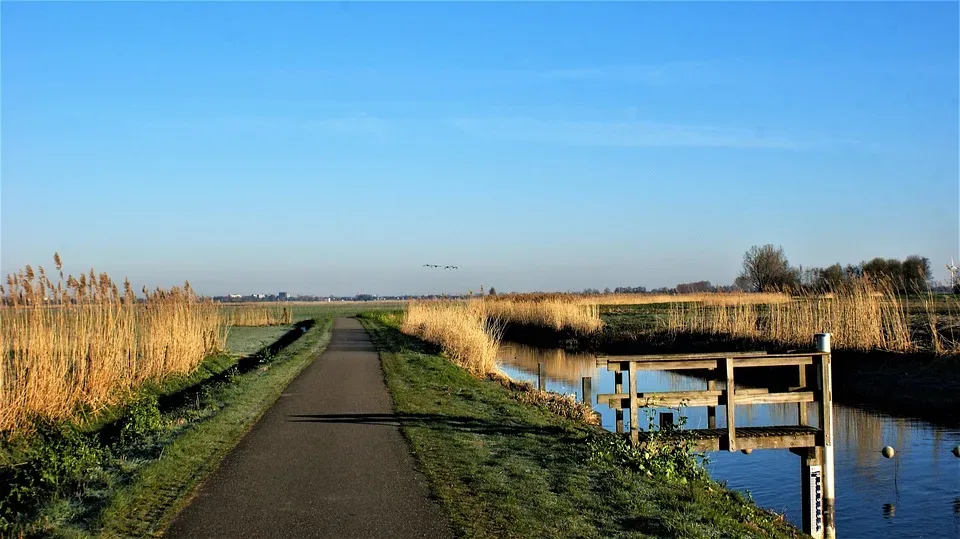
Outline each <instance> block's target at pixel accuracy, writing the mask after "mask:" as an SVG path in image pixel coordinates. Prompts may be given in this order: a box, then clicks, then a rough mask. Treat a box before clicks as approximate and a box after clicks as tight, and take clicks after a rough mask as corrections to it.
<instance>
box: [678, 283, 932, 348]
mask: <svg viewBox="0 0 960 539" xmlns="http://www.w3.org/2000/svg"><path fill="white" fill-rule="evenodd" d="M663 329H667V330H669V331H672V332H689V333H706V334H719V335H729V336H733V337H740V338H747V339H756V340H764V341H770V342H778V343H784V344H788V345H796V346H805V345H809V344H810V342H811V339H812V337H813V335H814V334H815V333H819V332H824V331H825V332H830V333H831V334H832V341H833V344H834V347H835V348H838V349H852V350H893V351H900V352H907V351H912V350H914V349H915V346H914V343H913V341H912V338H911V332H910V323H909V318H908V316H907V313H906V310H905V309H904V304H903V301H902V299H901V298H900V297H899V296H898V294H897V293H896V289H895V288H894V287H893V286H891V285H889V284H887V283H880V284H873V283H870V282H868V281H858V282H856V283H854V284H852V285H850V286H847V287H844V288H842V289H838V290H836V291H834V292H833V293H832V294H829V295H824V296H800V297H797V298H794V299H793V300H792V301H789V302H777V303H770V304H764V305H754V304H750V303H741V304H733V305H707V304H704V303H674V304H672V305H671V307H670V310H669V314H668V316H667V317H666V319H665V321H664V327H663Z"/></svg>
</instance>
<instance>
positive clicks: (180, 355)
mask: <svg viewBox="0 0 960 539" xmlns="http://www.w3.org/2000/svg"><path fill="white" fill-rule="evenodd" d="M54 262H55V265H56V268H57V271H58V273H59V279H58V280H57V281H56V282H54V281H53V280H52V279H50V278H49V277H48V275H47V274H46V272H45V271H44V269H43V268H42V267H40V268H38V271H36V272H34V270H33V268H31V267H30V266H27V267H26V268H25V269H23V270H21V271H19V272H18V273H16V274H13V275H10V276H8V278H7V285H6V287H0V295H2V296H3V298H4V304H3V306H2V307H0V351H2V352H3V354H4V355H3V358H2V359H0V432H4V431H14V430H18V429H20V428H23V427H26V426H28V425H29V423H30V422H31V420H32V419H34V418H43V419H63V418H67V417H69V416H71V415H73V414H74V413H76V412H77V411H78V410H79V409H86V410H88V411H93V412H96V411H97V410H99V409H102V408H103V407H104V406H108V405H111V404H115V403H118V402H121V401H122V400H123V399H124V398H126V397H128V396H129V395H130V394H131V393H132V391H133V390H134V389H136V388H137V387H138V386H139V385H141V384H142V383H144V382H146V381H151V380H160V379H163V378H164V377H166V376H169V375H171V374H181V373H189V372H191V371H193V370H194V369H195V368H196V367H197V365H198V364H199V363H200V362H201V361H203V359H204V357H206V356H207V355H208V354H210V353H213V352H215V351H217V350H221V349H222V348H223V347H224V340H225V337H226V335H225V331H224V323H223V322H224V320H223V318H222V316H221V313H220V309H219V308H218V307H217V306H216V305H214V304H213V303H212V302H210V301H202V300H200V299H199V298H198V297H197V296H196V294H194V292H193V290H191V288H190V285H189V283H185V284H184V286H183V287H174V288H171V289H169V290H160V289H157V290H155V291H153V292H149V291H147V290H146V289H144V290H143V294H144V297H143V298H141V300H140V301H138V300H137V298H136V297H135V294H134V292H133V290H132V288H131V286H130V283H129V282H125V283H124V285H123V289H122V290H121V289H120V288H119V287H118V286H117V285H116V284H115V283H114V282H113V281H112V280H111V279H110V277H109V276H108V275H106V274H104V273H101V274H99V275H97V274H96V273H95V272H94V271H93V270H90V273H89V274H81V275H80V277H79V278H75V277H73V276H72V275H71V276H69V277H67V278H66V279H64V277H63V273H62V272H61V271H60V270H61V267H62V265H61V262H60V258H59V256H57V255H55V256H54Z"/></svg>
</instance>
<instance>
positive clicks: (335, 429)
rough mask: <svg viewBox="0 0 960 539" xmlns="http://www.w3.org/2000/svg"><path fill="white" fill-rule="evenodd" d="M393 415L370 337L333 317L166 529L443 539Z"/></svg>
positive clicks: (441, 520)
mask: <svg viewBox="0 0 960 539" xmlns="http://www.w3.org/2000/svg"><path fill="white" fill-rule="evenodd" d="M393 415H394V412H393V401H392V400H391V399H390V395H389V393H387V388H386V385H385V384H384V381H383V372H382V369H381V367H380V358H379V356H378V355H377V353H376V351H375V350H374V348H373V345H372V343H371V342H370V338H369V336H368V335H367V333H366V331H364V329H363V326H361V325H360V323H359V322H358V321H357V320H355V319H348V318H339V319H337V320H336V321H335V322H334V326H333V336H332V339H331V341H330V344H329V345H328V346H327V348H326V350H325V351H324V352H323V353H322V354H321V355H320V356H319V357H318V358H317V360H315V361H314V362H313V363H312V364H311V365H310V366H309V367H307V368H306V369H304V371H303V372H302V373H301V374H300V376H299V377H297V378H296V379H295V380H294V381H293V382H292V383H291V384H290V385H289V386H288V387H287V388H286V390H285V391H284V393H283V394H282V395H281V396H280V398H279V399H278V400H277V402H276V404H274V405H273V407H271V408H270V409H269V410H268V411H267V412H266V413H265V414H264V415H263V417H261V418H260V420H259V421H258V422H257V423H256V425H254V427H253V428H252V430H251V431H250V432H249V433H247V435H246V436H245V437H244V438H243V439H242V440H241V441H240V443H239V444H238V445H237V447H236V448H234V450H233V451H232V452H230V453H229V454H228V455H227V456H226V457H225V458H224V460H223V462H222V463H221V464H220V466H219V467H218V469H217V470H216V471H215V472H214V473H213V474H211V476H210V477H209V478H208V479H207V481H206V482H205V483H204V484H203V485H202V486H201V487H200V489H199V491H198V492H197V493H196V495H195V496H194V498H193V499H192V501H191V502H190V503H189V505H187V507H185V508H184V509H183V511H181V512H180V513H179V514H178V515H177V517H176V518H175V519H174V521H173V522H172V523H171V525H170V527H169V528H168V529H167V531H166V534H165V535H166V536H167V537H271V538H274V537H337V538H339V537H343V538H348V537H362V538H376V537H418V538H435V537H436V538H446V537H452V536H453V534H452V532H451V530H450V527H449V524H448V522H447V520H446V519H445V517H444V516H443V513H442V511H441V509H440V507H439V506H438V505H437V503H436V502H435V501H433V500H432V499H431V498H430V494H429V489H428V487H427V484H426V481H425V479H424V478H423V477H422V475H421V474H420V473H419V472H417V471H416V469H415V463H414V460H413V458H412V456H411V455H410V450H409V448H408V447H407V444H406V442H405V441H404V439H403V436H402V434H401V433H400V430H399V422H398V421H394V420H392V419H391V417H392V416H393ZM370 417H376V418H378V420H377V421H370V420H369V418H370Z"/></svg>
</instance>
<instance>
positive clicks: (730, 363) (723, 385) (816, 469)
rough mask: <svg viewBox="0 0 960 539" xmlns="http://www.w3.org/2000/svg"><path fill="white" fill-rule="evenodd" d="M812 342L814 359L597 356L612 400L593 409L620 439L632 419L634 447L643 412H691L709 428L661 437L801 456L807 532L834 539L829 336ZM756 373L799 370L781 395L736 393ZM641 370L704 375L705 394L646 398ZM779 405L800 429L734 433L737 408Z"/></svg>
mask: <svg viewBox="0 0 960 539" xmlns="http://www.w3.org/2000/svg"><path fill="white" fill-rule="evenodd" d="M817 339H818V341H817V342H818V350H817V351H814V352H801V353H790V354H767V353H766V352H762V351H761V352H728V353H705V354H658V355H643V356H598V357H597V366H598V367H604V366H605V367H606V369H607V370H608V371H613V372H614V393H607V394H600V395H597V403H598V404H604V403H606V404H607V406H609V407H610V408H613V409H614V410H615V411H616V430H617V432H620V433H622V432H624V425H623V419H624V411H629V414H630V416H629V420H630V440H631V443H633V444H634V445H636V444H639V443H640V442H642V441H643V440H644V439H647V438H648V437H649V433H645V432H642V431H641V429H640V428H638V425H639V422H640V413H639V409H640V408H646V407H682V406H687V407H690V406H694V407H706V408H707V428H706V429H693V430H685V431H678V430H674V429H670V430H668V431H666V436H668V437H683V438H687V439H689V440H691V441H692V442H693V445H694V447H695V449H697V450H700V451H723V450H726V451H738V450H739V451H743V452H744V453H750V452H752V451H753V450H754V449H789V450H790V451H791V452H793V453H795V454H797V455H800V456H801V478H802V488H803V489H804V495H803V496H802V498H803V512H804V522H803V528H804V531H805V532H806V533H809V534H811V535H812V536H814V537H817V538H821V537H824V536H826V537H835V531H834V525H833V521H834V514H833V513H834V510H833V501H834V492H833V491H834V487H833V484H834V483H833V475H834V474H833V395H832V385H833V384H832V375H831V372H832V369H831V354H830V346H829V336H827V337H826V338H823V337H822V334H821V335H818V336H817ZM757 367H788V368H789V367H794V368H796V369H797V370H796V373H797V375H796V385H791V386H789V387H787V388H786V390H785V391H783V390H781V391H773V390H771V389H770V388H744V387H737V386H736V376H735V375H736V373H737V369H744V368H757ZM645 370H656V371H664V370H671V371H676V370H700V371H706V387H705V388H704V389H702V390H689V391H643V390H642V389H641V388H639V387H637V372H639V371H645ZM624 377H626V386H627V387H626V390H624ZM781 389H782V388H781ZM783 403H795V404H796V405H797V410H798V424H796V425H776V426H766V427H740V428H738V427H737V424H736V414H735V412H736V407H737V406H739V405H753V404H783ZM809 403H815V404H816V414H817V426H816V427H814V426H811V425H809V424H808V422H809V418H808V414H807V405H808V404H809ZM718 406H723V407H724V408H725V415H726V418H725V419H726V421H725V423H726V424H725V425H724V427H723V428H717V421H716V414H717V407H718ZM664 415H665V414H662V415H661V419H663V418H664ZM667 417H669V416H667ZM663 435H664V434H663V433H661V436H663ZM821 472H822V473H821Z"/></svg>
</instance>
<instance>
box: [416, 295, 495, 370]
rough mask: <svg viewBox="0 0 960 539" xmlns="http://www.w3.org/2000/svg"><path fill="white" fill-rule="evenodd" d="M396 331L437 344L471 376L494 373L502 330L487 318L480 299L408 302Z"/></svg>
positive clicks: (492, 320) (493, 320)
mask: <svg viewBox="0 0 960 539" xmlns="http://www.w3.org/2000/svg"><path fill="white" fill-rule="evenodd" d="M400 329H401V331H403V332H404V333H407V334H408V335H414V336H416V337H420V338H421V339H423V340H425V341H428V342H432V343H434V344H437V345H439V346H440V348H441V349H442V350H443V352H444V354H445V355H447V357H449V358H450V359H451V360H452V361H453V362H454V363H456V364H457V365H460V366H461V367H463V368H465V369H467V370H468V371H470V372H472V373H474V374H486V373H489V372H496V370H497V349H498V348H499V346H500V340H501V337H502V327H501V326H500V324H499V322H498V321H497V320H496V319H494V318H489V317H488V314H487V312H486V309H485V302H484V301H483V300H480V299H475V300H468V301H445V300H435V301H414V302H411V303H410V305H409V306H408V307H407V311H406V314H405V315H404V318H403V322H402V324H401V326H400Z"/></svg>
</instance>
